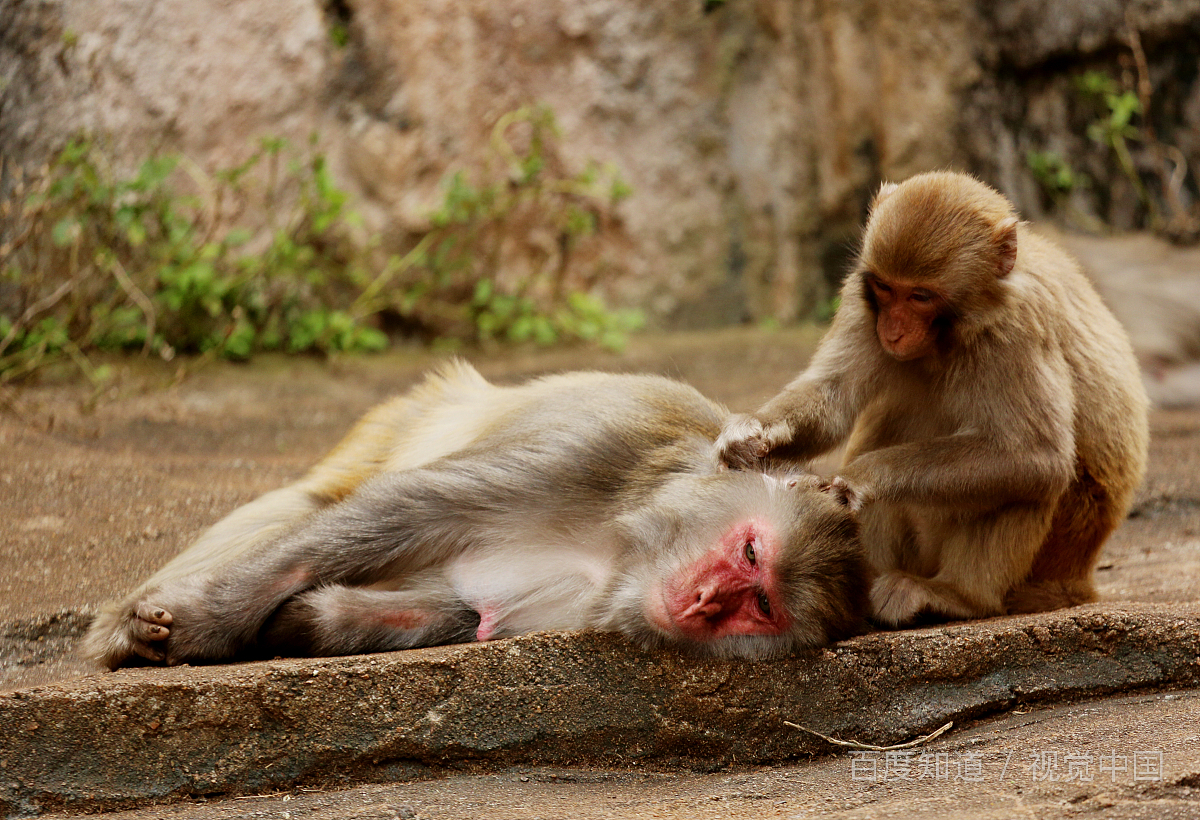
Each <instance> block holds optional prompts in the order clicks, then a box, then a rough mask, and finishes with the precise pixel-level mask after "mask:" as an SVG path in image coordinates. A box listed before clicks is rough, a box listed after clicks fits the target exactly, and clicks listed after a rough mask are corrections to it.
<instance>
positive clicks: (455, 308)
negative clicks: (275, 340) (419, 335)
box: [356, 107, 644, 347]
mask: <svg viewBox="0 0 1200 820" xmlns="http://www.w3.org/2000/svg"><path fill="white" fill-rule="evenodd" d="M557 138H558V129H557V126H556V124H555V121H554V117H553V114H552V113H551V112H550V110H549V109H547V108H544V107H528V108H521V109H518V110H516V111H513V112H510V113H508V114H506V115H504V116H503V117H501V118H500V119H499V121H498V122H497V123H496V125H495V127H494V128H493V131H492V138H491V150H490V152H489V154H488V156H487V157H486V158H485V161H484V163H483V164H482V167H480V168H477V169H475V173H474V174H469V173H468V172H466V171H458V172H456V173H454V174H452V175H451V176H450V177H449V178H448V179H447V181H446V183H445V188H444V195H443V200H442V202H441V205H440V207H438V208H437V209H436V210H435V211H434V212H433V213H432V214H431V215H430V224H431V228H430V230H429V231H428V232H426V233H424V234H423V235H421V236H420V238H419V239H418V240H416V241H415V243H414V245H413V247H412V248H411V250H410V251H409V252H408V253H407V254H406V255H404V256H402V257H393V258H392V259H391V260H390V261H389V263H388V264H387V266H385V268H384V270H383V271H382V272H381V273H380V275H379V276H378V277H377V278H376V279H375V280H374V281H373V282H372V283H370V285H368V286H367V287H366V288H365V289H364V291H363V294H362V295H361V296H360V298H359V299H358V300H357V302H356V309H357V310H358V311H360V312H365V313H373V312H376V311H379V310H385V309H386V310H392V311H394V312H395V313H396V314H398V315H399V316H401V317H403V318H404V319H405V320H407V321H409V322H411V323H412V324H414V325H415V326H417V327H418V328H420V329H421V330H422V331H423V332H425V333H426V334H428V335H432V336H434V337H440V338H447V337H448V338H455V339H468V340H473V341H476V342H483V343H488V342H495V341H503V342H514V343H522V342H533V343H536V344H543V345H546V344H554V343H557V342H562V341H570V340H583V341H589V342H597V343H599V344H602V345H605V346H608V347H619V346H620V345H621V344H622V343H623V342H624V339H625V336H626V334H627V333H628V332H630V331H632V330H635V329H637V328H638V327H640V326H641V325H642V324H643V322H644V319H643V317H642V315H641V314H640V313H639V312H637V311H631V310H624V311H610V310H608V309H607V308H605V307H604V305H603V304H602V303H601V302H600V301H599V300H598V299H597V298H596V297H594V296H592V295H590V294H589V293H588V292H587V288H588V285H589V284H590V281H591V280H592V279H593V278H594V277H595V275H596V272H595V270H593V272H592V273H591V274H589V273H588V271H587V270H586V269H587V268H588V267H589V266H592V267H593V269H594V268H595V265H594V264H593V260H592V259H591V254H592V249H590V248H587V247H585V246H586V245H587V243H588V242H589V240H591V239H592V238H594V237H595V236H596V234H597V233H598V232H600V231H601V230H603V229H604V228H605V227H606V226H607V225H609V224H610V223H611V222H612V219H613V217H612V213H611V212H612V209H613V208H614V206H615V205H616V204H617V203H619V202H620V201H621V200H622V199H624V198H625V197H627V196H628V195H629V194H630V192H631V191H630V188H629V187H628V185H626V184H625V182H624V181H623V180H622V179H621V177H620V174H619V173H618V172H617V171H616V169H615V168H613V167H611V166H607V167H606V166H600V165H598V164H596V163H589V165H588V166H587V167H586V168H585V169H584V170H583V171H582V172H580V173H577V174H569V173H566V172H565V171H564V170H563V169H562V168H561V167H560V165H559V164H558V163H557V162H556V161H555V152H554V151H553V145H552V144H553V142H554V141H555V140H556V139H557ZM476 180H478V181H476ZM537 237H540V238H541V239H542V241H541V242H540V243H537V242H535V241H533V240H534V238H537Z"/></svg>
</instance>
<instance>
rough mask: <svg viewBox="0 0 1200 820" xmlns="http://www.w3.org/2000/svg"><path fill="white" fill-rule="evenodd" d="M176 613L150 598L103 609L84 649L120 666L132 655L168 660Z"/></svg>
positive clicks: (109, 666)
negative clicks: (168, 642) (169, 643)
mask: <svg viewBox="0 0 1200 820" xmlns="http://www.w3.org/2000/svg"><path fill="white" fill-rule="evenodd" d="M174 620H175V618H174V616H173V615H172V614H171V613H170V612H169V611H168V610H166V609H165V608H163V607H161V606H157V605H156V604H153V603H151V602H149V601H147V600H144V599H143V600H141V601H137V602H136V603H134V604H133V605H132V606H129V605H125V606H122V607H120V608H115V609H109V610H106V611H104V612H101V613H100V615H99V617H97V618H96V620H95V622H93V623H92V626H91V629H90V630H88V634H87V637H86V638H85V639H84V643H83V653H84V654H85V655H87V656H89V657H91V658H92V659H94V660H97V661H99V662H100V663H102V664H104V665H105V666H107V667H108V668H109V669H116V668H117V667H119V666H121V665H122V664H124V663H125V662H126V661H128V660H129V659H130V658H131V657H134V656H137V657H140V658H145V659H146V660H148V661H151V662H153V663H165V662H166V659H167V653H166V643H165V641H166V640H167V638H169V637H170V636H171V629H170V627H171V624H172V623H174Z"/></svg>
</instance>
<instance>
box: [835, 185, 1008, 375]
mask: <svg viewBox="0 0 1200 820" xmlns="http://www.w3.org/2000/svg"><path fill="white" fill-rule="evenodd" d="M1017 225H1018V219H1017V215H1016V213H1015V212H1014V210H1013V207H1012V204H1011V203H1010V202H1009V201H1008V200H1007V199H1005V198H1004V197H1003V196H1001V195H1000V194H999V193H997V192H996V191H994V190H993V189H991V188H989V187H988V186H987V185H984V184H983V183H982V182H979V181H978V180H976V179H974V178H973V177H970V176H967V175H966V174H958V173H950V172H937V173H928V174H920V175H918V176H915V177H912V178H910V179H908V180H906V181H905V182H902V183H900V184H899V185H896V184H893V183H887V184H884V185H883V187H881V188H880V189H879V193H878V194H876V196H875V199H874V201H873V202H872V204H871V216H870V218H869V219H868V220H867V227H866V230H865V232H864V235H863V244H862V251H861V253H860V254H859V258H858V262H857V265H856V266H855V270H854V273H853V274H852V276H853V277H855V278H856V279H857V280H858V281H859V282H860V283H861V288H862V298H863V300H864V301H865V303H866V305H867V307H868V309H869V310H870V311H871V313H872V314H873V315H874V316H875V328H876V333H877V334H878V337H879V343H880V345H882V347H883V349H884V350H885V351H887V353H888V354H890V355H891V356H892V357H894V358H896V359H898V360H900V361H911V360H913V359H920V358H924V357H926V356H929V355H931V354H935V353H939V352H945V351H947V350H949V349H950V348H951V347H953V346H956V345H958V344H962V343H964V342H969V341H970V338H971V337H972V336H973V335H974V334H975V333H978V332H979V330H980V329H981V328H983V327H985V326H986V325H987V322H988V318H989V317H990V316H991V315H993V314H994V313H995V312H996V311H995V308H996V307H997V306H998V305H999V304H1001V303H1002V302H1003V300H1004V292H1005V289H1004V279H1005V277H1007V276H1008V275H1009V273H1010V272H1011V271H1012V269H1013V266H1014V265H1015V264H1016V258H1017ZM952 334H953V340H952V339H951V335H952ZM952 342H953V344H952Z"/></svg>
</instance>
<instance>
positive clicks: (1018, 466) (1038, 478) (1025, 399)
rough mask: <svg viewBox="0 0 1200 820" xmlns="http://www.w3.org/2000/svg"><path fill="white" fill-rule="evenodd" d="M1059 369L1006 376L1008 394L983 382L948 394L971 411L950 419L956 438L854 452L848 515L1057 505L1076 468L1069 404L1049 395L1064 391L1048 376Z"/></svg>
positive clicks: (843, 481)
mask: <svg viewBox="0 0 1200 820" xmlns="http://www.w3.org/2000/svg"><path fill="white" fill-rule="evenodd" d="M1064 367H1065V364H1064V363H1062V362H1061V361H1059V362H1037V363H1034V364H1033V365H1032V366H1026V367H1025V368H1024V372H1022V373H1019V374H1018V373H1012V372H1006V373H1004V374H1003V375H1002V380H1003V382H1004V383H1005V384H1008V385H1010V387H1011V389H1009V390H1003V391H1002V390H999V389H998V388H995V387H992V386H989V385H991V381H990V380H988V379H985V378H980V379H976V380H973V383H972V384H971V385H969V386H951V387H950V388H947V390H946V392H947V393H954V394H955V399H956V400H957V401H958V403H959V405H960V408H970V412H969V413H968V412H966V411H965V410H962V409H957V410H951V411H950V412H951V414H952V415H954V416H955V417H956V418H960V419H961V423H960V426H959V431H958V432H955V433H953V434H951V435H942V436H933V437H930V438H924V439H915V440H911V441H906V442H903V443H899V444H894V445H890V446H883V447H879V448H877V449H873V450H868V451H866V452H862V453H857V454H856V453H853V452H851V453H849V454H848V462H847V464H846V465H845V466H843V467H842V469H841V470H839V471H838V477H837V479H836V480H837V482H838V485H839V486H838V489H839V490H841V491H842V493H843V495H845V496H846V498H847V500H849V501H850V503H851V506H852V507H857V506H861V505H862V504H864V503H866V502H868V501H871V500H881V501H895V502H917V503H930V504H955V505H958V504H962V505H970V506H975V507H979V506H984V507H992V506H1002V505H1005V504H1010V503H1032V504H1044V503H1046V502H1047V501H1048V500H1052V499H1055V498H1057V497H1058V496H1059V494H1061V493H1062V491H1063V490H1064V489H1065V488H1066V487H1067V485H1068V484H1069V483H1070V481H1071V478H1072V476H1073V475H1074V472H1075V466H1076V465H1075V459H1076V456H1075V440H1074V426H1073V420H1072V415H1073V407H1074V404H1073V397H1072V396H1071V395H1070V391H1063V390H1056V389H1051V388H1049V387H1047V385H1062V384H1064V382H1065V380H1064V379H1062V378H1053V377H1051V375H1050V373H1051V371H1053V370H1062V369H1063V368H1064ZM913 412H919V410H917V409H915V408H914V411H913Z"/></svg>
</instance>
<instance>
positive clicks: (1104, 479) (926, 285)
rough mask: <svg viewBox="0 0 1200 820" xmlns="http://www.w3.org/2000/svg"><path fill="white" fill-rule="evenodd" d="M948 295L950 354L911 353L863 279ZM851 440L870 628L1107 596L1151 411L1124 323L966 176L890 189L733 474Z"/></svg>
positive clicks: (752, 422)
mask: <svg viewBox="0 0 1200 820" xmlns="http://www.w3.org/2000/svg"><path fill="white" fill-rule="evenodd" d="M868 276H871V277H875V278H877V279H878V280H881V281H883V282H885V283H888V284H889V287H891V286H894V287H896V288H898V289H899V291H900V292H904V291H903V289H904V288H920V289H923V290H924V289H927V290H931V291H933V292H935V293H936V294H937V296H938V298H939V299H940V300H941V301H940V304H941V305H942V310H941V311H940V312H939V314H938V317H937V318H936V319H934V320H933V321H931V322H930V324H929V331H928V332H929V334H930V337H931V338H932V339H933V340H934V342H935V346H934V348H933V349H932V350H933V352H930V353H928V354H926V355H924V356H922V357H921V358H918V359H916V360H913V361H897V360H896V359H894V358H892V357H889V356H888V355H887V353H886V352H885V351H884V349H883V347H882V345H881V343H880V340H879V339H878V338H877V336H876V332H875V327H876V314H875V310H876V308H875V306H874V303H873V301H872V299H873V296H872V295H871V293H870V289H869V288H868V287H867V285H866V282H867V281H868V280H867V277H868ZM847 440H848V441H849V445H848V447H847V451H846V459H845V463H844V466H843V467H842V469H841V471H840V472H839V475H838V486H841V487H844V488H846V489H845V492H846V494H847V496H848V500H849V501H850V502H851V503H852V504H854V505H861V506H862V508H863V510H862V520H863V540H864V545H865V547H866V549H867V552H868V555H869V557H870V559H871V561H872V564H873V567H874V569H875V571H876V572H877V573H878V576H879V578H878V580H877V581H876V584H875V587H874V588H873V590H872V606H873V609H874V613H875V617H876V619H877V620H878V621H880V622H881V623H885V624H903V623H909V622H911V621H913V620H914V619H915V618H917V617H918V616H920V615H923V614H932V615H934V616H940V617H950V618H962V617H979V616H987V615H995V614H1000V613H1003V612H1032V611H1041V610H1045V609H1053V608H1056V607H1061V606H1068V605H1072V604H1077V603H1081V602H1084V601H1089V600H1093V599H1094V597H1095V590H1094V587H1093V584H1092V570H1093V567H1094V565H1095V562H1096V557H1097V555H1098V554H1099V551H1100V549H1101V547H1102V545H1103V543H1104V541H1105V539H1106V538H1107V537H1108V535H1109V534H1110V533H1111V532H1112V530H1113V529H1114V528H1115V527H1116V526H1117V525H1118V524H1119V523H1120V522H1121V521H1122V520H1123V519H1124V517H1125V515H1126V513H1127V512H1128V509H1129V506H1130V503H1131V502H1132V498H1133V492H1134V490H1135V488H1136V487H1137V485H1138V483H1139V482H1140V481H1141V478H1142V474H1143V472H1144V470H1145V464H1146V450H1147V443H1148V423H1147V400H1146V396H1145V392H1144V390H1143V388H1142V385H1141V381H1140V378H1139V374H1138V368H1137V363H1136V361H1135V359H1134V356H1133V352H1132V350H1131V347H1130V343H1129V339H1128V337H1127V336H1126V334H1125V331H1124V330H1123V329H1122V328H1121V326H1120V325H1119V324H1118V323H1117V321H1116V320H1115V319H1114V318H1113V316H1112V314H1111V313H1109V311H1108V310H1107V309H1106V308H1105V307H1104V305H1103V303H1102V302H1101V301H1100V299H1099V297H1098V296H1097V294H1096V292H1095V291H1094V289H1093V288H1092V286H1091V284H1090V283H1089V282H1088V281H1087V280H1086V279H1085V278H1084V276H1083V275H1082V274H1081V272H1080V270H1079V268H1078V266H1077V265H1076V263H1075V262H1074V261H1073V260H1072V259H1071V258H1070V257H1069V256H1068V255H1067V254H1066V253H1065V252H1063V251H1062V250H1061V249H1060V248H1058V247H1057V246H1056V245H1054V244H1053V243H1052V242H1050V241H1048V240H1046V239H1044V238H1043V237H1040V236H1037V235H1035V234H1033V233H1031V232H1029V231H1028V230H1027V229H1026V227H1025V226H1024V225H1023V224H1018V222H1017V220H1016V215H1015V212H1014V211H1013V209H1012V206H1011V204H1010V203H1009V202H1008V201H1007V200H1006V199H1005V198H1004V197H1002V196H1001V195H1000V194H998V193H997V192H995V191H994V190H992V189H991V188H988V187H987V186H985V185H983V184H982V183H980V182H978V181H977V180H974V179H973V178H971V177H969V176H966V175H964V174H955V173H932V174H922V175H919V176H917V177H913V178H912V179H910V180H908V181H906V182H904V183H902V184H900V185H899V186H888V187H887V188H885V189H883V190H881V192H880V195H879V196H878V197H877V198H876V201H875V202H874V204H873V210H872V215H871V218H870V220H869V221H868V223H867V226H866V229H865V233H864V240H863V249H862V252H861V254H860V258H859V263H858V266H857V268H856V270H855V271H854V272H853V273H852V274H851V275H850V276H849V277H848V278H847V281H846V284H845V287H844V288H843V291H842V304H841V308H840V310H839V312H838V315H837V316H836V317H835V320H834V323H833V326H832V327H831V328H830V330H829V332H828V334H827V335H826V337H825V339H824V340H823V341H822V343H821V346H820V348H819V350H818V352H817V354H816V355H815V357H814V358H813V361H812V363H811V364H810V366H809V368H808V369H807V370H806V371H805V372H804V373H803V374H801V375H800V376H799V377H798V378H797V379H796V380H795V381H793V382H792V383H791V384H790V385H789V386H788V387H787V388H786V389H785V390H784V391H783V392H782V393H780V394H779V395H778V396H777V397H775V398H774V399H772V400H771V401H769V402H768V403H767V404H766V405H765V406H764V407H763V408H762V409H761V410H759V412H758V413H756V414H755V415H754V416H753V417H735V418H734V419H733V420H732V421H731V422H730V423H729V424H728V425H727V426H726V430H725V432H724V433H723V434H722V436H721V438H720V440H719V441H718V444H717V448H718V452H719V454H720V455H721V457H722V458H723V459H725V460H726V461H727V462H729V463H733V464H740V463H748V462H751V461H752V460H753V459H754V458H756V457H760V456H762V455H765V454H767V453H772V454H775V455H780V456H789V457H793V458H811V457H812V456H814V455H817V454H819V453H821V452H824V451H826V450H828V449H831V448H832V447H834V446H836V445H837V444H839V443H842V442H843V441H847Z"/></svg>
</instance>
